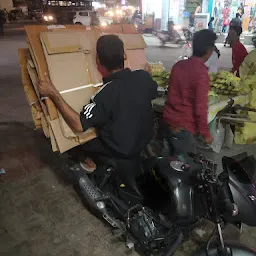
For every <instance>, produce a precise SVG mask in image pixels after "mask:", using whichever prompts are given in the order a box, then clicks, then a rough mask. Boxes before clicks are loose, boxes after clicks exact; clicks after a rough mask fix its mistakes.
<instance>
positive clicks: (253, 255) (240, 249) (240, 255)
mask: <svg viewBox="0 0 256 256" xmlns="http://www.w3.org/2000/svg"><path fill="white" fill-rule="evenodd" d="M225 246H226V248H228V249H229V250H228V251H229V252H228V253H226V254H224V255H223V254H221V253H219V252H218V249H219V248H220V245H219V244H217V245H212V246H210V248H209V250H208V252H207V250H206V248H205V247H204V248H201V249H199V251H197V252H195V253H193V254H192V255H193V256H256V250H253V249H250V248H249V247H247V246H245V245H242V244H237V243H236V244H234V243H225Z"/></svg>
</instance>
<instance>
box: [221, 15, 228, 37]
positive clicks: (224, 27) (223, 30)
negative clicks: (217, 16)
mask: <svg viewBox="0 0 256 256" xmlns="http://www.w3.org/2000/svg"><path fill="white" fill-rule="evenodd" d="M228 26H229V18H225V19H224V20H223V24H222V33H227V28H228Z"/></svg>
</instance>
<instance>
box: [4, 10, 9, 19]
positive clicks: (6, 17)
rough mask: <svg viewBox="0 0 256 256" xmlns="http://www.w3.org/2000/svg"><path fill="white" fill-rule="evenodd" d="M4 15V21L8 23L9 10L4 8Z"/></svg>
mask: <svg viewBox="0 0 256 256" xmlns="http://www.w3.org/2000/svg"><path fill="white" fill-rule="evenodd" d="M4 15H5V21H6V23H9V12H8V11H7V10H6V9H5V8H4Z"/></svg>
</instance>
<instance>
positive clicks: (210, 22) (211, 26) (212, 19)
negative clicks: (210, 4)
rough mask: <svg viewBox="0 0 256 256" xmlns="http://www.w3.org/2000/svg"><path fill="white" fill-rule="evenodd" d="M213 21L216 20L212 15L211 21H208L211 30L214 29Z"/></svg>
mask: <svg viewBox="0 0 256 256" xmlns="http://www.w3.org/2000/svg"><path fill="white" fill-rule="evenodd" d="M213 21H214V17H211V19H210V21H209V23H208V29H210V30H211V31H214V24H213Z"/></svg>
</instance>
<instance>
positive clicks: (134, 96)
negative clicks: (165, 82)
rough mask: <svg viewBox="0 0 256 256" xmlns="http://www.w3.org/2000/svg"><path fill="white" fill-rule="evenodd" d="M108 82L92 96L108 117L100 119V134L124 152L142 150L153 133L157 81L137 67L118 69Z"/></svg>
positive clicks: (112, 146) (111, 145) (108, 143)
mask: <svg viewBox="0 0 256 256" xmlns="http://www.w3.org/2000/svg"><path fill="white" fill-rule="evenodd" d="M104 83H105V84H106V86H105V87H104V88H103V89H102V90H101V91H100V92H99V93H98V94H96V96H95V97H94V99H93V102H94V103H95V104H96V105H97V106H99V107H100V108H102V112H104V117H102V118H103V119H104V118H105V120H103V119H102V121H101V122H98V124H97V126H96V127H97V128H98V130H99V135H100V138H101V139H102V140H103V141H104V142H105V143H106V144H107V145H108V146H109V147H110V148H111V149H113V150H115V151H116V152H119V153H121V154H123V155H125V156H130V155H133V154H137V153H139V152H140V151H141V150H143V148H144V147H145V145H146V144H147V143H148V142H149V141H150V139H151V136H152V127H153V123H152V104H151V101H152V100H153V99H154V98H155V97H156V95H157V84H156V83H155V82H154V81H153V80H152V78H151V77H150V75H149V74H148V73H147V72H145V71H143V70H138V71H134V72H131V71H130V70H129V69H125V70H123V71H119V72H117V73H114V74H112V75H111V76H109V77H108V78H107V79H104Z"/></svg>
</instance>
